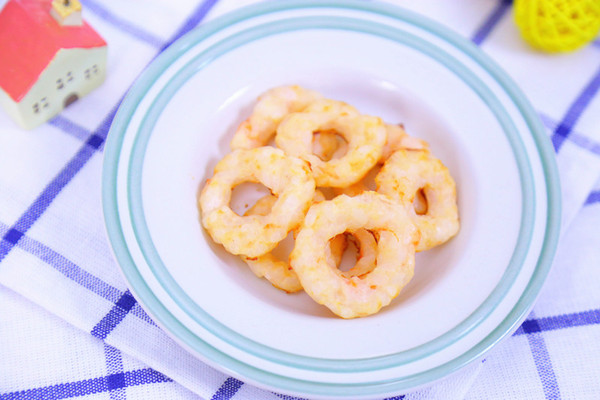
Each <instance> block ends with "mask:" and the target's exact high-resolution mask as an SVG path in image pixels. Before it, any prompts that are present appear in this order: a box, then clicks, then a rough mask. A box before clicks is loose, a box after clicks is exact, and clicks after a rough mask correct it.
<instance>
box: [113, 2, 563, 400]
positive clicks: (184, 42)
mask: <svg viewBox="0 0 600 400" xmlns="http://www.w3.org/2000/svg"><path fill="white" fill-rule="evenodd" d="M319 7H321V8H342V9H355V10H356V9H359V10H362V11H367V12H375V13H378V14H382V13H383V14H384V15H385V16H388V17H390V16H391V17H397V18H399V17H401V16H404V17H406V16H408V17H410V18H408V19H409V22H412V23H413V24H414V22H415V20H416V21H417V22H420V24H417V26H419V27H421V28H424V29H425V30H429V31H432V30H433V31H434V33H436V34H437V35H438V36H440V37H442V38H443V39H446V40H447V41H449V42H451V43H452V44H454V45H455V46H456V47H457V48H459V49H461V50H463V51H464V52H465V53H467V54H469V55H470V56H471V58H473V59H474V60H475V61H477V62H478V64H479V65H481V66H482V67H483V68H484V69H486V70H488V71H489V72H490V74H491V75H492V76H493V77H494V78H495V79H496V80H497V81H500V82H499V83H501V84H502V86H504V87H505V89H506V90H507V93H508V94H509V95H510V97H511V99H512V100H513V101H514V102H515V105H516V106H517V108H519V110H520V111H521V112H522V114H523V117H524V119H525V120H526V122H527V125H528V128H529V131H530V132H531V134H532V136H533V139H534V141H535V144H536V148H537V150H538V152H539V155H540V162H541V165H542V168H543V171H544V177H545V178H546V189H547V193H548V198H547V201H548V212H547V218H546V220H547V221H546V232H545V235H544V238H545V240H544V243H543V246H542V249H541V250H540V256H539V258H538V263H537V265H536V268H535V270H534V273H533V275H532V276H531V278H530V280H529V284H528V286H527V288H526V289H525V290H524V291H523V293H522V294H521V296H520V299H519V301H518V302H517V304H515V306H514V307H513V309H512V310H511V312H510V313H509V314H508V315H507V316H506V318H505V320H503V321H502V322H501V323H500V324H498V326H497V327H496V329H494V330H493V331H492V332H490V334H489V335H488V337H489V336H491V335H492V334H493V333H494V332H496V331H497V330H498V329H499V328H500V326H502V325H503V324H504V323H505V322H507V321H506V320H508V319H509V317H510V316H511V315H512V314H513V313H514V312H515V309H516V308H518V307H517V306H518V305H519V304H520V302H521V300H522V299H523V297H526V296H527V297H529V301H528V302H527V301H526V303H529V305H528V306H526V307H525V308H526V310H521V312H517V315H516V317H517V318H516V319H515V318H514V316H513V318H511V319H512V320H513V323H512V324H509V329H508V330H506V331H505V332H504V334H501V335H500V337H498V338H497V339H496V340H495V341H493V343H492V344H495V343H496V342H497V341H499V340H501V338H502V337H504V336H506V335H507V334H508V333H509V332H510V330H511V329H512V328H514V326H515V325H516V324H517V323H518V321H520V320H521V319H522V318H524V316H525V315H524V314H525V312H527V311H528V309H529V308H530V306H531V305H532V304H533V302H534V298H535V296H536V294H537V293H538V292H539V288H540V287H541V284H542V283H543V280H544V278H545V276H546V275H547V272H548V270H549V267H550V261H551V260H552V258H553V255H554V251H555V247H556V246H555V244H556V241H557V239H558V233H557V231H558V229H557V225H558V223H557V221H558V220H560V218H559V216H560V196H557V193H560V192H559V189H558V185H559V182H558V178H557V176H558V174H557V171H556V164H555V160H554V152H553V151H552V152H551V153H549V149H548V147H549V146H550V144H549V141H547V142H544V141H543V140H542V139H547V138H545V137H539V136H543V135H542V134H543V132H544V131H543V128H542V127H541V122H540V121H539V119H538V118H537V114H535V113H534V112H533V111H532V108H531V105H530V104H529V103H528V101H527V100H526V99H525V98H524V95H523V94H522V93H521V92H520V89H518V88H517V87H516V85H515V84H514V83H513V82H512V81H511V80H510V78H508V76H506V75H505V73H504V72H503V71H502V70H500V69H499V67H497V66H496V65H495V64H494V62H493V61H491V60H490V59H487V60H486V59H485V57H486V56H485V55H483V57H484V58H483V60H482V59H481V58H482V53H477V52H478V51H479V50H478V49H476V48H475V47H474V46H473V45H472V44H471V43H470V42H468V41H466V40H465V39H464V38H462V37H460V36H458V35H457V34H455V33H453V32H451V31H449V30H448V29H447V28H444V27H442V26H440V25H437V26H433V28H435V29H432V26H430V25H433V24H436V23H433V21H428V20H427V19H426V18H425V17H422V16H420V15H418V14H414V13H412V12H410V11H407V10H403V9H401V8H399V7H397V6H392V5H389V4H375V3H368V4H365V3H358V2H345V1H337V0H334V1H315V0H307V1H303V0H294V1H289V2H285V3H283V4H281V3H280V4H272V3H267V4H258V5H251V6H248V7H245V8H243V9H240V10H237V11H235V12H234V13H231V14H227V15H226V16H222V17H220V18H218V19H215V20H214V21H212V22H209V23H208V24H206V25H205V27H206V28H205V29H202V28H199V29H198V30H197V31H196V32H191V33H189V34H188V35H186V36H184V37H183V38H182V39H180V40H179V41H178V42H176V43H175V44H176V45H174V46H172V47H171V48H170V49H167V51H165V52H164V53H163V54H162V55H161V56H159V59H162V60H167V59H171V58H172V56H177V55H180V54H183V53H185V52H186V51H187V50H188V49H189V48H191V47H192V46H194V44H196V43H197V42H198V41H199V40H202V39H198V37H202V35H206V36H209V35H210V34H212V33H213V32H217V31H219V30H220V29H221V28H222V27H224V26H226V25H227V24H229V23H231V20H235V19H236V18H237V19H238V20H244V19H246V18H248V19H250V18H253V17H255V16H260V15H262V14H263V13H265V12H268V13H271V12H277V11H288V10H291V9H297V8H319ZM399 14H402V15H400V16H399ZM404 19H406V18H404ZM410 19H412V21H410ZM436 31H437V32H436ZM206 36H205V37H206ZM465 43H466V45H465ZM474 49H475V50H476V51H474ZM471 53H474V54H471ZM159 59H157V60H156V61H155V62H154V63H152V64H151V66H150V67H148V69H147V70H146V71H145V72H144V74H142V76H141V77H140V78H138V81H136V83H135V84H134V86H133V87H132V90H131V91H130V92H129V93H128V95H127V96H126V98H125V100H124V101H123V103H122V105H121V107H120V109H119V112H118V113H117V116H116V117H115V121H114V123H113V126H112V127H111V131H112V132H115V131H118V128H120V127H126V126H127V124H126V122H127V118H126V116H127V115H131V114H132V113H133V112H134V111H135V110H136V108H137V103H135V101H134V100H135V94H139V92H140V90H139V89H140V88H141V87H143V86H144V85H143V82H144V78H146V83H147V84H149V85H151V84H152V82H153V80H148V79H147V78H148V77H149V76H150V75H151V74H150V72H149V71H151V70H152V66H153V65H154V67H155V68H154V69H155V70H156V66H157V65H159V63H157V62H160V61H161V60H159ZM482 61H485V62H483V63H482ZM486 64H487V65H486ZM499 77H500V79H499ZM141 82H142V83H141ZM142 95H143V94H142ZM132 101H133V103H132ZM128 111H129V112H128ZM523 111H525V112H523ZM115 137H116V134H114V133H113V134H112V135H109V138H108V140H107V144H106V147H105V160H104V167H103V169H104V170H103V181H102V182H103V192H102V194H103V211H104V216H105V224H106V228H107V233H108V236H109V240H110V242H111V246H112V247H113V251H114V252H115V259H116V260H117V261H118V264H119V267H120V269H121V270H122V272H123V273H124V274H125V276H126V280H127V282H128V283H129V284H130V285H131V286H134V285H132V279H131V278H132V276H130V274H128V273H127V272H131V271H125V270H124V267H123V266H122V264H121V262H120V261H121V258H120V257H118V255H117V253H119V252H120V254H123V253H122V250H123V248H120V247H122V246H119V244H118V243H114V242H115V241H117V240H118V239H121V240H122V242H121V244H122V245H125V239H124V237H123V236H122V235H116V236H115V229H114V228H115V226H114V225H113V223H114V220H112V219H111V215H110V214H111V212H112V213H114V212H115V211H114V210H110V209H109V205H108V204H109V201H110V197H111V196H110V190H104V189H105V188H106V187H108V186H109V185H108V184H107V182H108V179H107V178H108V177H109V175H110V172H111V171H110V166H111V165H112V166H116V165H117V164H118V163H117V159H116V158H115V157H114V154H113V155H112V157H111V154H110V149H111V148H112V147H113V143H114V142H115V141H116V139H115V140H112V139H114V138H115ZM107 149H108V151H107ZM111 158H112V159H111ZM115 171H116V169H115ZM549 178H550V179H549ZM552 189H553V190H552ZM115 196H116V194H115ZM115 196H113V197H115ZM116 214H117V215H118V210H117V211H116ZM111 235H113V236H111ZM119 236H120V238H119ZM125 247H126V246H125ZM119 250H120V251H119ZM125 250H126V249H125ZM540 267H541V268H540ZM137 278H138V279H141V280H143V278H142V277H141V276H139V273H138V277H137ZM532 282H533V283H534V284H535V285H534V286H533V287H532V286H531V283H532ZM538 283H539V284H538ZM536 288H537V289H536ZM138 289H139V288H137V287H136V288H134V292H136V293H137V292H138ZM137 294H138V296H140V293H137ZM532 296H533V298H532ZM140 297H141V298H143V299H144V303H147V302H148V299H147V296H146V295H142V296H140ZM150 303H152V301H150ZM158 303H160V302H158ZM154 307H156V305H154ZM149 308H151V307H149ZM159 308H160V307H159ZM153 311H156V310H153ZM164 311H166V312H167V313H168V314H170V312H169V311H168V310H166V308H165V309H164ZM516 311H518V310H516ZM151 314H152V315H154V316H155V317H157V315H155V312H151ZM159 314H160V313H159ZM171 317H173V316H172V315H171ZM158 319H160V320H161V321H162V318H158ZM167 319H168V318H167ZM173 319H174V320H175V321H177V319H176V318H174V317H173ZM184 328H185V327H184ZM185 329H186V330H187V328H185ZM515 329H516V328H515ZM167 332H169V333H173V332H172V330H171V329H167ZM192 334H193V333H192ZM488 337H486V338H485V339H487V338H488ZM198 339H200V338H198ZM485 339H484V340H482V341H481V342H480V343H478V344H477V345H475V346H473V348H472V349H470V350H474V349H475V348H476V347H477V346H478V345H480V344H481V343H482V342H484V341H485ZM200 340H201V341H202V342H204V341H203V340H202V339H200ZM204 344H205V345H206V346H208V347H211V348H212V346H210V345H208V344H206V342H204ZM492 344H490V345H489V346H487V348H486V349H489V347H491V345H492ZM486 349H484V350H483V351H482V352H481V353H484V352H485V351H486ZM213 350H215V351H217V352H219V353H221V352H220V351H219V350H217V349H214V348H213ZM195 351H196V352H197V351H198V350H197V349H195ZM467 353H469V352H467ZM467 353H465V354H467ZM201 354H203V355H205V356H206V351H205V352H201ZM221 354H222V355H224V356H226V357H229V356H227V355H226V354H223V353H221ZM479 355H482V354H479ZM461 356H464V354H463V355H461ZM458 358H460V357H457V358H456V359H458ZM472 358H474V357H471V360H469V361H465V362H464V363H463V365H464V364H466V363H468V362H470V361H472ZM456 359H453V360H451V361H450V362H449V363H451V362H453V361H455V360H456ZM235 361H237V360H235ZM449 363H447V364H449ZM219 365H220V366H221V367H224V366H223V365H222V364H221V363H219ZM445 365H446V364H443V365H440V366H438V367H436V368H441V367H443V366H445ZM463 365H461V366H463ZM461 366H457V367H456V368H454V369H452V368H451V369H450V371H448V372H443V373H442V376H443V375H446V374H447V373H450V372H453V371H455V370H456V369H459V368H460V367H461ZM248 367H250V368H255V367H253V366H251V365H248ZM258 371H260V372H263V373H267V374H269V373H268V371H264V370H260V369H258ZM431 371H432V370H431V369H430V370H426V371H424V372H422V373H420V374H424V373H427V372H431ZM228 372H229V373H231V371H228ZM433 375H435V374H433ZM242 376H243V378H242V379H247V378H248V376H247V375H242ZM284 378H285V379H288V378H286V377H284ZM408 378H410V377H408ZM408 378H406V377H405V378H401V380H402V381H403V382H404V381H406V380H407V379H408ZM431 380H432V379H428V380H426V381H427V382H429V381H431ZM269 382H272V380H271V381H269ZM392 383H395V384H398V380H393V382H392ZM310 385H313V386H314V385H315V382H310ZM382 385H384V384H381V385H380V384H376V386H377V387H380V386H382ZM330 386H331V384H330V383H327V384H326V387H328V388H330ZM343 386H344V387H348V386H349V385H348V384H343ZM360 386H362V387H366V386H369V385H365V384H364V383H362V384H360ZM411 387H412V386H411ZM278 389H283V388H282V387H278ZM355 390H356V388H354V389H353V391H352V392H351V394H355V393H356V392H355ZM400 390H402V388H400ZM293 391H294V392H296V390H293ZM302 393H304V391H302ZM378 393H380V392H378ZM318 394H323V393H318ZM326 394H329V395H330V394H331V393H326ZM346 394H350V393H346Z"/></svg>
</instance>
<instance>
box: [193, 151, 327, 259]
mask: <svg viewBox="0 0 600 400" xmlns="http://www.w3.org/2000/svg"><path fill="white" fill-rule="evenodd" d="M242 182H260V183H262V184H263V185H265V186H267V187H268V188H269V189H270V190H271V192H272V193H273V194H274V195H276V196H277V201H275V203H274V204H273V208H272V209H271V212H270V213H269V214H268V215H264V216H262V215H249V216H239V215H237V214H236V213H235V212H233V210H231V208H230V207H229V201H230V200H231V190H232V188H233V187H234V186H236V185H238V184H240V183H242ZM314 193H315V181H314V179H313V177H312V174H311V173H310V169H309V168H308V166H307V165H306V163H305V162H304V161H302V160H300V159H298V158H295V157H290V156H287V155H285V153H284V152H283V151H281V150H279V149H276V148H273V147H260V148H256V149H251V150H236V151H234V152H232V153H230V154H228V155H227V156H225V157H224V158H223V159H222V160H221V161H219V163H218V164H217V165H216V166H215V174H214V176H213V177H212V178H211V179H209V180H208V181H207V182H206V185H205V186H204V188H203V189H202V192H201V194H200V198H199V205H200V209H201V212H202V224H203V225H204V227H205V228H206V230H207V231H208V232H209V234H210V235H211V237H212V238H213V240H214V241H215V242H217V243H220V244H222V245H223V246H224V247H225V248H226V249H227V251H229V252H230V253H232V254H243V255H245V256H248V257H257V256H260V255H262V254H265V253H267V252H269V251H271V250H272V249H273V248H274V247H275V246H277V243H279V242H280V241H281V240H283V239H284V238H285V237H286V236H287V234H288V232H290V231H291V230H293V229H295V228H297V227H298V226H299V225H300V224H301V223H302V220H303V218H304V215H305V214H306V211H307V210H308V208H309V207H310V204H311V200H312V198H313V195H314Z"/></svg>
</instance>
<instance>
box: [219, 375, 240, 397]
mask: <svg viewBox="0 0 600 400" xmlns="http://www.w3.org/2000/svg"><path fill="white" fill-rule="evenodd" d="M243 384H244V382H242V381H240V380H237V379H235V378H227V380H225V382H223V384H222V385H221V387H220V388H219V390H217V392H216V393H215V394H214V395H213V397H211V400H229V399H231V398H232V397H233V396H234V395H235V394H236V393H237V391H238V390H240V388H241V387H242V385H243Z"/></svg>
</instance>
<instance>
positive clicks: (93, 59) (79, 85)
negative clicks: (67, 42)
mask: <svg viewBox="0 0 600 400" xmlns="http://www.w3.org/2000/svg"><path fill="white" fill-rule="evenodd" d="M106 57H107V48H106V46H104V47H96V48H92V49H61V50H59V51H58V52H57V53H56V56H55V57H54V59H53V60H52V61H51V62H50V64H49V65H48V67H46V69H45V70H44V71H43V72H42V73H41V74H40V76H39V78H38V80H37V82H36V83H35V84H34V86H33V87H32V88H31V90H30V91H29V92H28V93H27V94H26V95H25V97H24V98H23V99H22V100H21V101H20V102H19V103H18V105H17V109H18V112H17V114H18V115H16V116H15V115H13V117H15V119H16V120H17V122H18V123H19V125H21V126H22V127H24V128H27V129H30V128H34V127H36V126H38V125H40V124H42V123H44V122H45V121H47V120H49V119H50V118H52V117H53V116H55V115H56V114H58V113H59V112H60V111H61V110H62V109H63V108H64V104H65V100H66V99H67V98H68V97H69V96H70V95H73V94H74V95H76V96H77V97H78V98H81V97H83V96H85V95H86V94H88V93H89V92H90V91H92V90H93V89H95V88H96V87H98V86H99V85H100V84H101V83H102V82H103V81H104V79H105V77H106ZM10 100H11V101H12V99H10ZM9 108H10V107H9ZM36 110H37V112H36Z"/></svg>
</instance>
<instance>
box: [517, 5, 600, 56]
mask: <svg viewBox="0 0 600 400" xmlns="http://www.w3.org/2000/svg"><path fill="white" fill-rule="evenodd" d="M514 16H515V21H516V23H517V26H518V27H519V30H520V31H521V35H522V36H523V38H524V39H525V40H526V41H527V42H528V43H529V44H531V45H532V46H533V47H535V48H538V49H541V50H545V51H548V52H563V51H571V50H575V49H577V48H579V47H581V46H583V45H585V44H586V43H588V42H590V41H592V40H594V38H595V37H596V36H597V35H598V31H600V0H515V1H514Z"/></svg>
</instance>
